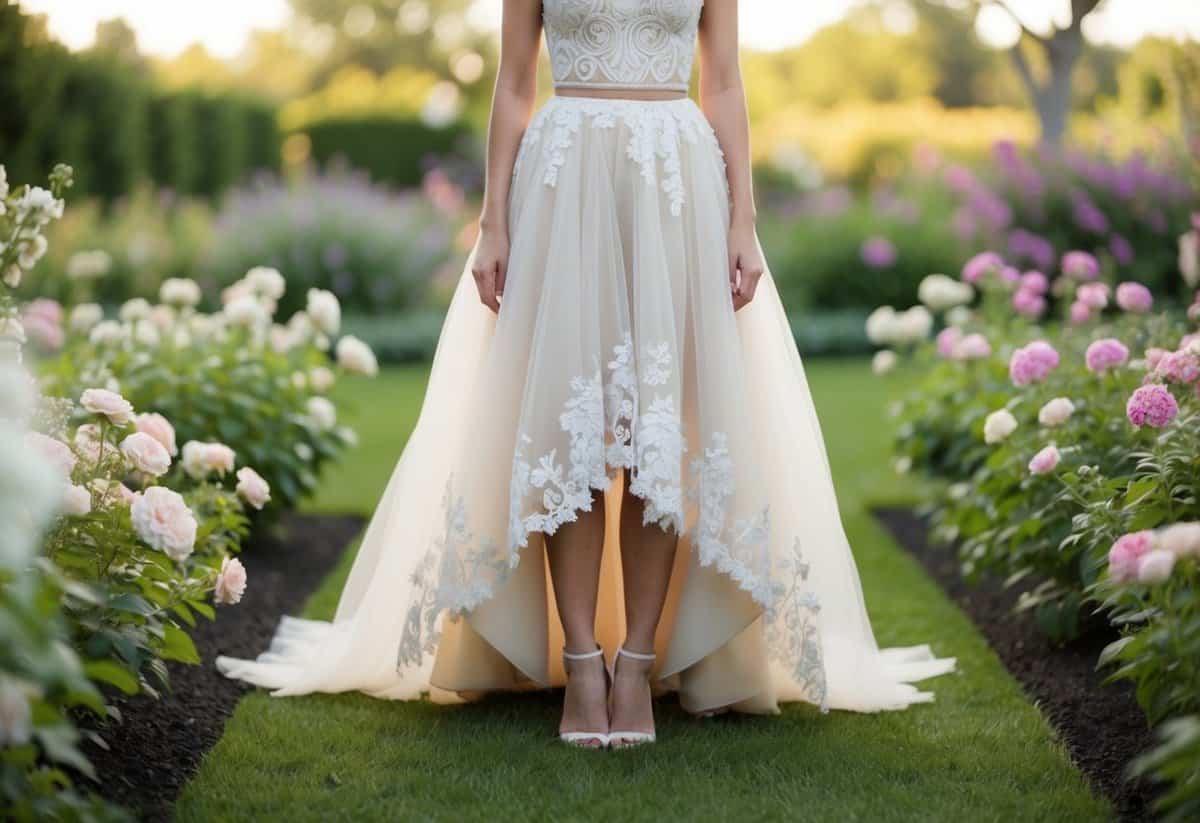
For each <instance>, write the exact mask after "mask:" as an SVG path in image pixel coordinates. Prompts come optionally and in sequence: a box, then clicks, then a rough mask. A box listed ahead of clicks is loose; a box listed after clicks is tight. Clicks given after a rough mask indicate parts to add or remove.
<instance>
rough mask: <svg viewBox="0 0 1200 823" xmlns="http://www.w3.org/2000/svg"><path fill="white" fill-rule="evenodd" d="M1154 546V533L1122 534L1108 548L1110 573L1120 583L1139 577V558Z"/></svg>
mask: <svg viewBox="0 0 1200 823" xmlns="http://www.w3.org/2000/svg"><path fill="white" fill-rule="evenodd" d="M1152 548H1154V533H1153V532H1149V531H1140V532H1132V533H1130V534H1124V535H1121V536H1120V537H1119V538H1117V542H1116V543H1113V545H1112V548H1111V549H1109V550H1108V574H1109V576H1110V577H1111V578H1112V579H1113V580H1115V581H1117V582H1118V583H1124V582H1127V581H1129V580H1133V579H1134V578H1135V577H1137V567H1138V560H1139V559H1141V558H1142V557H1143V556H1144V555H1146V554H1148V553H1149V552H1150V550H1151V549H1152Z"/></svg>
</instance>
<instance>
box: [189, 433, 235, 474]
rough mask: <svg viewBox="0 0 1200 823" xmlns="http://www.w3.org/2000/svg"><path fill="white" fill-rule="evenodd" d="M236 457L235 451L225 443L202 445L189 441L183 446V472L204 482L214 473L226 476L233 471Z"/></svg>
mask: <svg viewBox="0 0 1200 823" xmlns="http://www.w3.org/2000/svg"><path fill="white" fill-rule="evenodd" d="M235 457H236V455H235V454H234V451H233V449H231V448H229V447H228V446H226V445H225V444H223V443H200V442H198V441H196V440H189V441H188V442H186V443H184V444H183V453H182V457H181V458H180V459H181V461H182V463H183V470H184V472H186V473H187V474H188V476H189V477H193V478H195V479H196V480H203V479H204V478H205V477H208V475H210V474H212V473H213V472H216V473H217V474H219V475H221V476H224V475H225V474H226V473H227V472H231V471H233V463H234V460H235Z"/></svg>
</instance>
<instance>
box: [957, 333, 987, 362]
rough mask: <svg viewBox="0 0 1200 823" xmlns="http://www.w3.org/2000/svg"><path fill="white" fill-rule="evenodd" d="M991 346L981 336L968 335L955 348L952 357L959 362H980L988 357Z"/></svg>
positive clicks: (976, 334)
mask: <svg viewBox="0 0 1200 823" xmlns="http://www.w3.org/2000/svg"><path fill="white" fill-rule="evenodd" d="M991 354H992V344H991V343H989V342H988V339H987V338H986V337H984V336H983V335H982V334H979V333H978V332H976V333H975V334H968V335H967V336H966V337H964V338H963V339H962V340H961V341H959V344H958V346H956V347H955V350H954V356H955V357H956V358H958V359H960V360H981V359H983V358H984V357H990V356H991Z"/></svg>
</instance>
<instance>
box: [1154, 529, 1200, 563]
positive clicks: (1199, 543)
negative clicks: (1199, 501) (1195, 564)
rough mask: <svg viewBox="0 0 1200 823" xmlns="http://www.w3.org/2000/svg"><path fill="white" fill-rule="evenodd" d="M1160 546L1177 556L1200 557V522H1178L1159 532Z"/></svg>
mask: <svg viewBox="0 0 1200 823" xmlns="http://www.w3.org/2000/svg"><path fill="white" fill-rule="evenodd" d="M1158 546H1159V547H1160V548H1163V549H1166V550H1167V551H1169V552H1171V553H1172V554H1174V555H1175V556H1176V557H1200V523H1176V524H1174V525H1172V526H1167V527H1166V528H1165V529H1163V530H1162V531H1160V532H1159V533H1158Z"/></svg>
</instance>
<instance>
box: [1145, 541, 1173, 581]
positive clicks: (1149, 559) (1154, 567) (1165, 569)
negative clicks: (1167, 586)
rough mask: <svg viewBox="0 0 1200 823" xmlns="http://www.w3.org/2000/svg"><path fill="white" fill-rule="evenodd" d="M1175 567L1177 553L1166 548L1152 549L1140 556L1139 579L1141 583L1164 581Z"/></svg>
mask: <svg viewBox="0 0 1200 823" xmlns="http://www.w3.org/2000/svg"><path fill="white" fill-rule="evenodd" d="M1174 568H1175V553H1174V552H1172V551H1168V550H1166V549H1151V550H1150V551H1148V552H1146V553H1145V554H1144V555H1142V556H1141V557H1139V558H1138V561H1137V581H1138V582H1139V583H1162V582H1165V581H1166V580H1167V578H1169V577H1170V576H1171V570H1172V569H1174Z"/></svg>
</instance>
